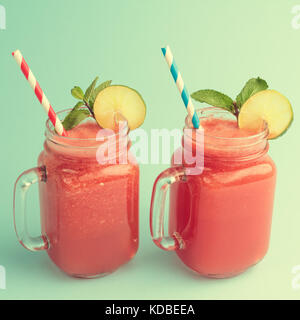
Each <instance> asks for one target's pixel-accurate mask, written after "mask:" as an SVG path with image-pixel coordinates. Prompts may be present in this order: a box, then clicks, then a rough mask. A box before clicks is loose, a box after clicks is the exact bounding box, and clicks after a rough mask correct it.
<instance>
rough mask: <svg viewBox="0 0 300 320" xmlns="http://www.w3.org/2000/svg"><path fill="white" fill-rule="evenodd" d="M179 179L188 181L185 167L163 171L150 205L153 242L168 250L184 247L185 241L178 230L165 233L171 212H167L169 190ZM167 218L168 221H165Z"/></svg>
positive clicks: (155, 185) (155, 186) (157, 180)
mask: <svg viewBox="0 0 300 320" xmlns="http://www.w3.org/2000/svg"><path fill="white" fill-rule="evenodd" d="M179 181H182V182H184V181H186V174H185V168H183V167H174V168H169V169H167V170H165V171H163V172H162V173H161V174H160V175H159V176H158V177H157V179H156V181H155V183H154V186H153V191H152V199H151V207H150V230H151V236H152V240H153V242H154V243H155V244H156V245H157V246H158V247H159V248H161V249H163V250H166V251H171V250H177V249H182V248H183V241H182V239H181V237H180V235H179V234H178V233H177V232H174V233H173V234H172V235H165V230H164V229H165V228H164V224H165V222H167V223H168V222H169V214H167V216H166V214H165V211H166V210H165V204H166V197H167V192H168V190H169V188H170V186H171V185H172V184H173V183H175V182H179ZM165 220H167V221H165Z"/></svg>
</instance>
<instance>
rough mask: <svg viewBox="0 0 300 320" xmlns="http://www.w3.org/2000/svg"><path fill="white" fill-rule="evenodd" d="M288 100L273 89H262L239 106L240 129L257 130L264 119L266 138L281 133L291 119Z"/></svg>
mask: <svg viewBox="0 0 300 320" xmlns="http://www.w3.org/2000/svg"><path fill="white" fill-rule="evenodd" d="M293 118H294V115H293V109H292V106H291V104H290V102H289V100H288V99H287V98H286V97H285V96H284V95H282V94H281V93H279V92H278V91H275V90H263V91H260V92H258V93H256V94H255V95H253V96H252V97H250V98H249V99H248V100H247V101H246V102H245V103H244V104H243V106H242V107H241V110H240V113H239V117H238V124H239V127H240V128H241V129H249V130H258V129H259V128H261V123H262V120H264V121H265V122H266V123H267V125H268V129H269V136H268V139H275V138H277V137H279V136H280V135H282V134H283V133H284V132H285V131H286V130H287V129H288V128H289V126H290V125H291V123H292V121H293Z"/></svg>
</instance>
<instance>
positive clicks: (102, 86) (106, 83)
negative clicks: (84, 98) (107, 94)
mask: <svg viewBox="0 0 300 320" xmlns="http://www.w3.org/2000/svg"><path fill="white" fill-rule="evenodd" d="M111 82H112V81H111V80H108V81H105V82H103V83H101V84H100V85H99V86H98V87H97V88H96V89H95V90H94V92H93V93H92V95H91V98H90V101H89V102H90V107H91V108H93V107H94V102H95V100H96V98H97V95H98V94H99V93H100V91H102V90H103V89H105V88H107V87H109V86H110V85H111Z"/></svg>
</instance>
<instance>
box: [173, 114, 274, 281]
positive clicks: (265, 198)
mask: <svg viewBox="0 0 300 320" xmlns="http://www.w3.org/2000/svg"><path fill="white" fill-rule="evenodd" d="M201 125H202V127H203V128H204V132H205V137H204V170H203V172H202V174H200V175H190V176H187V178H186V182H180V183H176V184H175V185H173V186H171V192H170V233H171V234H173V233H174V232H178V233H179V234H180V237H182V239H183V242H184V248H183V249H181V250H177V254H178V256H179V257H180V259H181V260H182V261H183V262H184V263H185V264H186V265H187V266H188V267H190V268H191V269H193V270H195V271H196V272H198V273H200V274H202V275H206V276H211V277H227V276H232V275H235V274H238V273H241V272H242V271H244V270H245V269H247V268H248V267H250V266H252V265H254V264H256V263H257V262H258V261H260V260H261V259H262V258H263V257H264V256H265V254H266V253H267V250H268V246H269V238H270V230H271V219H272V210H273V199H274V191H275V180H276V168H275V164H274V162H273V161H272V159H271V158H270V157H269V156H268V154H267V151H268V143H267V140H266V135H264V133H263V132H262V133H257V132H251V131H247V130H241V129H239V128H238V125H237V122H236V121H235V120H225V119H218V118H207V119H204V120H202V121H201ZM188 143H190V144H193V143H194V141H193V140H190V141H188ZM193 148H197V146H195V145H193ZM178 153H179V154H180V153H182V148H180V149H178V150H176V151H175V153H174V155H173V159H174V156H175V155H176V156H177V157H178ZM173 165H174V164H173ZM186 166H187V165H186Z"/></svg>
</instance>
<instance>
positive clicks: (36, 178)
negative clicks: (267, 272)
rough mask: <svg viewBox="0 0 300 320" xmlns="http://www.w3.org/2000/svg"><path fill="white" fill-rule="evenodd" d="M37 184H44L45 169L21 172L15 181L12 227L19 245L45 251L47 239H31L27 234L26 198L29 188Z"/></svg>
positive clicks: (47, 246) (47, 245)
mask: <svg viewBox="0 0 300 320" xmlns="http://www.w3.org/2000/svg"><path fill="white" fill-rule="evenodd" d="M37 182H42V183H45V182H46V168H45V167H38V168H33V169H30V170H27V171H25V172H23V173H22V174H21V175H20V176H19V177H18V179H17V181H16V183H15V188H14V225H15V231H16V234H17V238H18V240H19V242H20V243H21V245H22V246H23V247H24V248H26V249H28V250H30V251H39V250H47V249H48V248H49V242H48V239H47V238H46V237H45V236H43V235H41V236H39V237H32V236H31V235H30V234H29V232H28V222H27V212H26V211H27V210H26V197H27V191H28V190H29V188H30V187H31V186H32V185H33V184H36V183H37Z"/></svg>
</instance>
